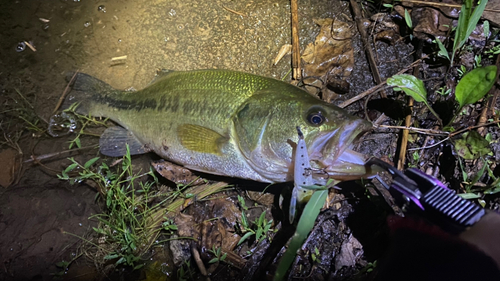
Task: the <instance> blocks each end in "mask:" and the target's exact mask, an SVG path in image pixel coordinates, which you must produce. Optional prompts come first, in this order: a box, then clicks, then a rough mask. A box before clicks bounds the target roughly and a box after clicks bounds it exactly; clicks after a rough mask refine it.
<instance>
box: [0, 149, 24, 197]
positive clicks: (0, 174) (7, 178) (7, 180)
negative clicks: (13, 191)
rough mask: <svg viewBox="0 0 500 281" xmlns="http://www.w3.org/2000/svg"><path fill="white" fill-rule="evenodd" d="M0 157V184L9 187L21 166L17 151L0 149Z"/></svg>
mask: <svg viewBox="0 0 500 281" xmlns="http://www.w3.org/2000/svg"><path fill="white" fill-rule="evenodd" d="M0 159H2V166H3V168H2V169H0V186H3V187H9V186H10V185H11V184H12V183H13V182H14V181H15V180H16V176H17V174H18V173H19V169H20V167H21V161H20V159H19V153H18V152H17V151H16V150H14V149H12V148H7V149H5V150H2V151H0Z"/></svg>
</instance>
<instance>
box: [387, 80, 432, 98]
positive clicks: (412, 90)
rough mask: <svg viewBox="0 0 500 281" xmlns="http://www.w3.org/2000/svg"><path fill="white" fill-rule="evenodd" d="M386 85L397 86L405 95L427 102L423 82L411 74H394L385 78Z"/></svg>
mask: <svg viewBox="0 0 500 281" xmlns="http://www.w3.org/2000/svg"><path fill="white" fill-rule="evenodd" d="M387 85H389V86H394V87H399V88H401V90H403V91H404V92H405V93H406V94H407V95H409V96H410V97H412V98H413V99H415V101H418V102H424V103H426V104H427V91H426V90H425V87H424V82H422V80H420V79H418V78H417V77H415V76H413V75H409V74H400V75H394V76H392V77H391V78H389V79H387Z"/></svg>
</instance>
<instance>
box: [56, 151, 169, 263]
mask: <svg viewBox="0 0 500 281" xmlns="http://www.w3.org/2000/svg"><path fill="white" fill-rule="evenodd" d="M70 160H71V161H72V164H71V165H70V166H68V167H67V168H66V169H65V170H64V171H63V172H62V173H61V175H58V177H59V178H60V179H62V180H69V181H70V183H78V182H82V181H84V180H91V181H93V182H95V183H96V184H97V186H98V187H97V188H98V191H99V195H100V198H101V199H103V201H104V212H103V213H101V214H97V215H94V216H92V217H91V218H94V219H97V220H98V222H99V224H98V226H97V227H94V228H93V230H94V232H95V234H97V238H96V239H95V241H92V242H91V241H87V242H90V243H89V245H92V246H91V247H93V248H94V250H95V251H88V252H93V254H92V256H91V259H93V260H94V263H95V264H97V265H104V264H105V263H108V262H109V261H112V262H114V264H115V265H124V266H128V267H131V268H133V269H138V268H140V267H142V266H143V265H144V263H142V262H141V256H142V255H144V254H145V253H146V252H147V251H148V250H149V248H150V247H151V246H152V244H153V243H154V241H155V240H156V239H157V238H158V236H159V235H160V233H161V232H163V233H164V234H166V235H170V234H173V233H174V232H175V231H176V230H177V227H176V226H175V225H174V224H173V223H172V222H171V221H170V220H166V219H165V220H164V221H163V223H162V224H161V226H160V227H152V226H151V225H150V223H151V220H150V217H151V215H152V214H153V213H155V212H157V211H158V210H159V208H160V207H161V206H162V205H163V204H164V203H165V202H166V201H167V200H169V199H171V198H170V197H171V196H170V197H167V198H165V199H163V200H161V201H160V202H157V203H153V202H155V200H154V199H157V198H158V197H159V196H158V195H156V194H155V193H156V191H155V190H156V188H155V187H156V186H158V185H159V183H158V179H157V178H156V176H155V175H154V173H153V172H152V171H149V172H147V173H143V174H134V173H133V171H132V164H131V157H130V150H129V148H128V147H127V154H126V155H125V156H124V157H123V161H122V162H121V167H119V168H118V169H116V171H114V169H112V168H110V167H109V166H108V165H106V164H105V163H101V164H100V166H98V167H97V168H95V167H94V166H95V163H96V162H97V160H99V157H96V158H92V159H90V160H88V161H87V162H86V163H85V164H83V165H82V164H80V163H78V162H76V161H75V160H74V159H72V158H70ZM76 170H78V175H77V176H70V175H69V174H70V173H71V172H72V171H76ZM144 176H149V177H151V178H152V179H153V180H152V181H147V182H139V181H138V179H139V178H141V177H144ZM156 201H158V200H156Z"/></svg>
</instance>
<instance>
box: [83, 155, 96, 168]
mask: <svg viewBox="0 0 500 281" xmlns="http://www.w3.org/2000/svg"><path fill="white" fill-rule="evenodd" d="M97 160H99V157H95V158H92V159H90V160H89V161H87V162H86V163H85V165H83V167H84V168H85V169H88V168H90V166H92V165H93V164H94V163H95V161H97Z"/></svg>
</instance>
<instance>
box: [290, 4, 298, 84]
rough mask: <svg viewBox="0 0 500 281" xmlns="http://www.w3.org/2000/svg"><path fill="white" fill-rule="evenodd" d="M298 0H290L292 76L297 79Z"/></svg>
mask: <svg viewBox="0 0 500 281" xmlns="http://www.w3.org/2000/svg"><path fill="white" fill-rule="evenodd" d="M297 1H298V0H291V5H290V9H291V13H292V69H293V73H292V77H293V79H295V80H299V79H300V77H301V70H300V45H299V43H300V42H299V15H298V6H297Z"/></svg>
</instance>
